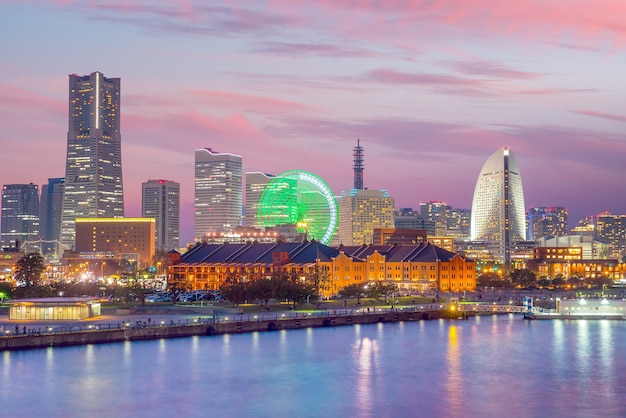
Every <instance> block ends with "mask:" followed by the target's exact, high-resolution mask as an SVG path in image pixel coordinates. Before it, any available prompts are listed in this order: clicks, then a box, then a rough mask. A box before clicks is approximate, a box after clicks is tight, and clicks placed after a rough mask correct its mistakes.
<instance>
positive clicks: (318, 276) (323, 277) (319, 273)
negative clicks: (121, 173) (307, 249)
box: [307, 264, 330, 297]
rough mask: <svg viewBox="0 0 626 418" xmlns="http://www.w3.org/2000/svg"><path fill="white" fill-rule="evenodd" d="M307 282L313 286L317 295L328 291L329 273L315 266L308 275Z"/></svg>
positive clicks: (325, 269)
mask: <svg viewBox="0 0 626 418" xmlns="http://www.w3.org/2000/svg"><path fill="white" fill-rule="evenodd" d="M307 281H308V282H309V283H312V284H313V288H314V289H315V293H316V294H317V295H319V294H320V292H321V291H323V290H327V289H328V284H329V282H330V273H329V272H328V268H327V267H324V266H320V265H319V264H315V267H313V271H311V273H309V274H308V277H307ZM318 297H319V296H318Z"/></svg>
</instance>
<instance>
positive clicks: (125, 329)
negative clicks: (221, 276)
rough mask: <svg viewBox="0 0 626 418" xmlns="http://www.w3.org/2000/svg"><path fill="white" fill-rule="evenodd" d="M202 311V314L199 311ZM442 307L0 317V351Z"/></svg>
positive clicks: (367, 318)
mask: <svg viewBox="0 0 626 418" xmlns="http://www.w3.org/2000/svg"><path fill="white" fill-rule="evenodd" d="M203 313H204V314H203ZM445 313H446V311H445V310H443V305H439V304H430V305H419V306H411V307H402V308H379V307H359V308H354V309H325V310H315V311H307V312H298V311H277V312H262V313H261V312H258V313H242V312H237V311H236V310H233V309H228V310H225V309H210V308H206V309H204V310H202V309H179V310H173V309H150V310H140V309H139V310H136V311H134V314H131V313H130V312H125V311H124V310H122V313H117V312H115V313H113V312H111V313H109V314H105V315H101V316H98V317H95V318H90V319H88V320H82V321H44V322H41V321H9V320H8V318H7V317H6V315H4V316H2V317H0V318H1V319H0V330H1V331H2V336H1V337H0V350H19V349H30V348H44V347H50V346H68V345H83V344H98V343H111V342H121V341H136V340H147V339H157V338H174V337H188V336H195V335H217V334H230V333H244V332H256V331H275V330H281V329H299V328H310V327H328V326H341V325H354V324H369V323H376V322H397V321H412V320H427V319H435V318H441V317H444V316H445Z"/></svg>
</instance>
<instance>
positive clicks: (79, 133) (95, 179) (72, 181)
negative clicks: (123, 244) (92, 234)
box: [61, 71, 124, 248]
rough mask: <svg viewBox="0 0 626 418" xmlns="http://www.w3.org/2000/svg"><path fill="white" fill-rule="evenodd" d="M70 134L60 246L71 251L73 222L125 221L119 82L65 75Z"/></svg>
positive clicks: (111, 79) (92, 74)
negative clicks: (107, 219)
mask: <svg viewBox="0 0 626 418" xmlns="http://www.w3.org/2000/svg"><path fill="white" fill-rule="evenodd" d="M69 77H70V78H69V129H68V132H67V161H66V165H65V193H64V197H63V215H62V223H61V242H63V243H64V244H65V245H67V246H68V247H70V248H73V247H74V241H75V221H74V220H75V219H76V218H100V217H104V218H113V217H123V216H124V193H123V190H122V151H121V136H120V79H119V78H106V77H104V76H103V75H102V73H100V72H97V71H96V72H94V73H91V74H90V75H86V76H78V75H76V74H73V75H70V76H69Z"/></svg>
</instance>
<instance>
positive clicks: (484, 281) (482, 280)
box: [476, 272, 500, 287]
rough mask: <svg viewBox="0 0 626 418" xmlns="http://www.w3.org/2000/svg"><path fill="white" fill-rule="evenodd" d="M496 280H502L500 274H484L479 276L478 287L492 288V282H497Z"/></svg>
mask: <svg viewBox="0 0 626 418" xmlns="http://www.w3.org/2000/svg"><path fill="white" fill-rule="evenodd" d="M496 280H500V276H498V273H492V272H489V273H483V274H481V275H480V276H478V280H477V283H476V284H477V285H478V286H484V287H487V286H492V284H491V282H493V281H496Z"/></svg>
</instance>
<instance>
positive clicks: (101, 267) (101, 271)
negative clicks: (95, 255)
mask: <svg viewBox="0 0 626 418" xmlns="http://www.w3.org/2000/svg"><path fill="white" fill-rule="evenodd" d="M106 263H107V262H106V261H103V262H102V264H101V265H100V278H101V279H102V280H104V266H105V264H106Z"/></svg>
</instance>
